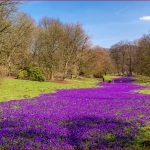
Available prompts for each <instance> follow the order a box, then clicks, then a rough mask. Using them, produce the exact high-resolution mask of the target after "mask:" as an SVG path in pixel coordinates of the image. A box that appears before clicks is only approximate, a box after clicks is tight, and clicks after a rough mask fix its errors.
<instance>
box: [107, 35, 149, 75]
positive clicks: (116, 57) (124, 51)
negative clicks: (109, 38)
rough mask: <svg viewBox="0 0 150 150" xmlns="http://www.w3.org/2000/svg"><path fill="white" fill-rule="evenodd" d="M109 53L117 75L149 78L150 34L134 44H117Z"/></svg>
mask: <svg viewBox="0 0 150 150" xmlns="http://www.w3.org/2000/svg"><path fill="white" fill-rule="evenodd" d="M110 53H111V58H112V61H113V64H114V65H115V70H114V72H116V73H117V74H121V75H145V76H150V34H147V35H144V36H143V37H141V38H140V39H138V40H136V41H134V42H119V43H117V44H115V45H113V46H112V47H111V49H110Z"/></svg>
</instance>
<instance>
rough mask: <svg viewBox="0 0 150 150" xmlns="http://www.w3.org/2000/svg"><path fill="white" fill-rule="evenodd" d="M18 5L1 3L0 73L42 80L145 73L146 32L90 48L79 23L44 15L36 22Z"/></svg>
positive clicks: (149, 64) (148, 68)
mask: <svg viewBox="0 0 150 150" xmlns="http://www.w3.org/2000/svg"><path fill="white" fill-rule="evenodd" d="M18 5H19V3H18V2H12V1H10V0H5V1H1V2H0V75H1V76H2V75H3V76H14V77H16V78H21V79H30V80H39V81H41V80H53V79H61V80H62V79H65V78H77V77H79V76H86V77H100V76H101V75H103V74H106V73H113V74H119V75H132V74H142V75H148V76H149V75H150V61H149V60H150V35H145V36H143V37H142V38H141V39H139V40H137V41H136V42H132V43H131V42H130V43H129V42H120V43H117V44H115V45H114V46H112V47H111V48H110V49H104V48H101V47H92V46H91V43H90V38H89V37H88V35H87V34H86V33H85V31H84V29H83V28H82V26H81V25H80V24H78V23H77V24H65V23H62V22H61V21H59V20H57V19H53V18H48V17H44V18H42V19H41V20H40V21H39V23H38V24H36V23H35V22H34V20H33V19H32V18H31V17H30V16H29V15H27V14H25V13H20V12H19V11H18V10H17V6H18Z"/></svg>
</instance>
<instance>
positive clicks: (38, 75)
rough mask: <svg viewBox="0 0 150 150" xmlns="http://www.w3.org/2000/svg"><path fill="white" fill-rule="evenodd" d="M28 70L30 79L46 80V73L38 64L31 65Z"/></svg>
mask: <svg viewBox="0 0 150 150" xmlns="http://www.w3.org/2000/svg"><path fill="white" fill-rule="evenodd" d="M27 72H28V78H29V80H33V81H44V80H45V79H44V75H43V73H42V71H41V69H40V68H39V67H37V66H32V65H31V66H29V67H28V68H27Z"/></svg>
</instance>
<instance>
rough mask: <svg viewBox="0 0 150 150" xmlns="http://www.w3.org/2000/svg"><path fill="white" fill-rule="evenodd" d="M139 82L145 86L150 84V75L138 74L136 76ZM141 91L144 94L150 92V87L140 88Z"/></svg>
mask: <svg viewBox="0 0 150 150" xmlns="http://www.w3.org/2000/svg"><path fill="white" fill-rule="evenodd" d="M136 79H137V82H138V84H140V85H145V86H150V77H146V76H137V77H136ZM138 92H139V93H143V94H150V88H149V87H148V88H146V89H143V90H139V91H138Z"/></svg>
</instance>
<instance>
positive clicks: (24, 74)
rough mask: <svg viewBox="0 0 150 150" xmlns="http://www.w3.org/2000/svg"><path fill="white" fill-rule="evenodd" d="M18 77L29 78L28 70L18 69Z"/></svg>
mask: <svg viewBox="0 0 150 150" xmlns="http://www.w3.org/2000/svg"><path fill="white" fill-rule="evenodd" d="M18 78H19V79H27V78H28V72H27V71H26V70H22V69H21V70H19V71H18Z"/></svg>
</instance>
